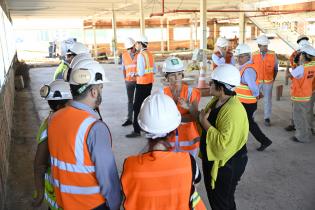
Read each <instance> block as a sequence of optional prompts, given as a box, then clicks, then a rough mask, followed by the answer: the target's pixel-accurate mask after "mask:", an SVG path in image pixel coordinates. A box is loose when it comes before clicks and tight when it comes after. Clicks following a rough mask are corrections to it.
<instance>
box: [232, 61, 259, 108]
mask: <svg viewBox="0 0 315 210" xmlns="http://www.w3.org/2000/svg"><path fill="white" fill-rule="evenodd" d="M247 68H252V69H254V71H255V72H256V70H255V68H256V66H255V64H246V65H245V66H244V67H243V68H242V69H241V71H240V74H241V78H242V76H243V74H244V72H245V70H246V69H247ZM256 84H258V80H257V72H256ZM235 92H236V93H237V98H238V99H239V100H240V102H241V103H245V104H254V103H257V99H256V97H255V96H253V93H252V91H251V90H250V89H249V87H248V85H247V84H243V83H241V84H240V86H238V87H236V89H235Z"/></svg>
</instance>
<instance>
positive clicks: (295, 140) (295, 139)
mask: <svg viewBox="0 0 315 210" xmlns="http://www.w3.org/2000/svg"><path fill="white" fill-rule="evenodd" d="M290 139H291V140H292V141H294V142H298V143H304V142H301V141H300V140H298V139H297V138H296V137H295V136H293V137H291V138H290Z"/></svg>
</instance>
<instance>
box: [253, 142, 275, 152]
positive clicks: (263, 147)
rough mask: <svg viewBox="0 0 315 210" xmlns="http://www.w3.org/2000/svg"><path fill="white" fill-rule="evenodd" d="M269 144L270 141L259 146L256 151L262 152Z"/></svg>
mask: <svg viewBox="0 0 315 210" xmlns="http://www.w3.org/2000/svg"><path fill="white" fill-rule="evenodd" d="M271 144H272V141H269V142H268V143H266V144H262V145H260V147H258V148H257V149H256V150H257V151H259V152H262V151H264V150H265V149H266V148H267V147H269V146H270V145H271Z"/></svg>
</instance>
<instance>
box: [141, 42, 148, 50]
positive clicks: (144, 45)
mask: <svg viewBox="0 0 315 210" xmlns="http://www.w3.org/2000/svg"><path fill="white" fill-rule="evenodd" d="M139 43H140V44H141V46H142V47H143V48H144V49H147V47H148V43H143V42H139Z"/></svg>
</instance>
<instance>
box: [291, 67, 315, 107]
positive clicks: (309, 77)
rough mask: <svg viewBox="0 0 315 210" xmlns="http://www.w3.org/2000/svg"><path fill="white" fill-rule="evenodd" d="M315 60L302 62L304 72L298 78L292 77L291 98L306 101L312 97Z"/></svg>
mask: <svg viewBox="0 0 315 210" xmlns="http://www.w3.org/2000/svg"><path fill="white" fill-rule="evenodd" d="M314 77H315V61H311V62H309V63H306V64H304V74H303V77H302V78H300V79H296V78H292V85H291V100H292V101H297V102H308V101H310V100H311V98H312V92H313V80H314Z"/></svg>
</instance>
